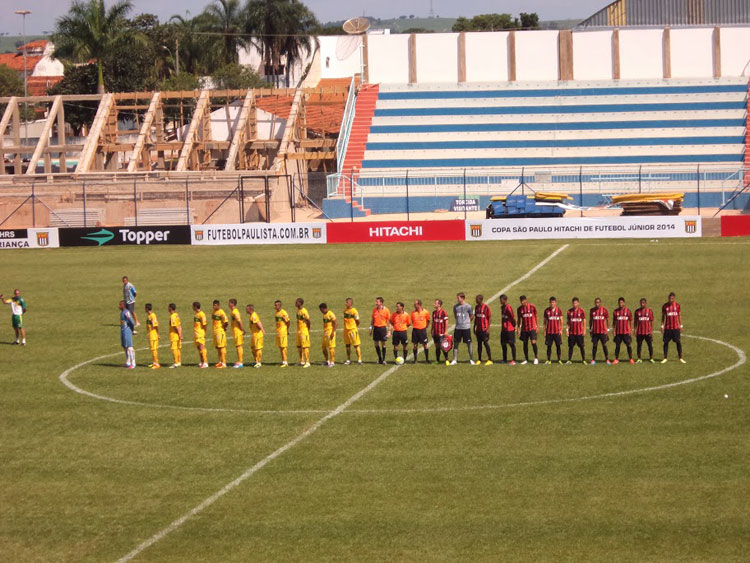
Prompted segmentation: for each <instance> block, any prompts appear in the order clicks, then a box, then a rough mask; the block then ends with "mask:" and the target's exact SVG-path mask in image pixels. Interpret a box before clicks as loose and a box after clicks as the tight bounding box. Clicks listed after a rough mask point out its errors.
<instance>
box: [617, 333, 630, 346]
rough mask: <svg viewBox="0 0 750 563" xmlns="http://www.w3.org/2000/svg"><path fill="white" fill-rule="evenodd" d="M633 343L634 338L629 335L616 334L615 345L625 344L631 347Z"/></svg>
mask: <svg viewBox="0 0 750 563" xmlns="http://www.w3.org/2000/svg"><path fill="white" fill-rule="evenodd" d="M631 342H632V338H631V336H630V335H629V334H615V344H620V343H623V344H626V345H627V346H630V343H631Z"/></svg>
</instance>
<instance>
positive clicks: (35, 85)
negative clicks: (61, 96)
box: [26, 76, 63, 96]
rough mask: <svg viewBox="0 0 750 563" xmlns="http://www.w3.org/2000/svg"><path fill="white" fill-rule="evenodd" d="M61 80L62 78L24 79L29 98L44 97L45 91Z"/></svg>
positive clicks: (34, 77) (31, 77)
mask: <svg viewBox="0 0 750 563" xmlns="http://www.w3.org/2000/svg"><path fill="white" fill-rule="evenodd" d="M62 79H63V77H62V76H29V77H28V78H27V79H26V88H27V90H28V92H29V96H46V95H47V90H48V89H49V88H52V86H54V85H55V84H57V83H58V82H60V81H61V80H62Z"/></svg>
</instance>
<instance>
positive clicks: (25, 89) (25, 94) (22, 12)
mask: <svg viewBox="0 0 750 563" xmlns="http://www.w3.org/2000/svg"><path fill="white" fill-rule="evenodd" d="M30 13H31V10H16V14H18V15H19V16H21V17H22V18H23V19H22V23H21V41H23V140H24V143H26V142H28V139H29V124H28V121H27V117H28V116H27V114H28V112H29V111H28V105H27V104H28V102H27V101H26V98H28V96H29V90H28V81H27V77H28V73H29V69H28V68H27V67H26V16H28V15H29V14H30Z"/></svg>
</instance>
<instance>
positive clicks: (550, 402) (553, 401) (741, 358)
mask: <svg viewBox="0 0 750 563" xmlns="http://www.w3.org/2000/svg"><path fill="white" fill-rule="evenodd" d="M683 336H686V337H688V338H697V339H698V340H705V341H707V342H713V343H714V344H720V345H721V346H726V347H727V348H729V349H731V350H733V351H734V352H735V354H737V361H736V362H735V363H734V364H732V365H731V366H728V367H725V368H723V369H720V370H719V371H715V372H713V373H709V374H708V375H702V376H700V377H693V378H691V379H683V380H682V381H675V382H673V383H664V384H662V385H654V386H652V387H642V388H640V389H628V390H626V391H613V392H611V393H601V394H599V395H588V396H584V397H572V398H570V399H546V400H543V401H526V402H522V403H505V404H501V405H469V406H465V407H434V408H424V409H380V410H379V409H349V411H348V412H347V414H422V413H439V412H464V411H481V410H493V409H510V408H517V407H533V406H539V405H555V404H560V403H580V402H581V401H593V400H595V399H608V398H612V397H622V396H625V395H635V394H637V393H648V392H650V391H662V390H664V389H671V388H673V387H679V386H680V385H689V384H690V383H696V382H698V381H703V380H705V379H711V378H713V377H719V376H720V375H724V374H725V373H727V372H729V371H732V370H734V369H737V368H738V367H740V366H741V365H743V364H744V363H745V362H747V356H746V354H745V352H744V350H742V349H741V348H738V347H737V346H734V345H732V344H729V343H728V342H724V341H722V340H716V339H715V338H707V337H705V336H695V335H692V334H683ZM542 369H544V368H542ZM594 369H595V368H594ZM605 369H608V368H605Z"/></svg>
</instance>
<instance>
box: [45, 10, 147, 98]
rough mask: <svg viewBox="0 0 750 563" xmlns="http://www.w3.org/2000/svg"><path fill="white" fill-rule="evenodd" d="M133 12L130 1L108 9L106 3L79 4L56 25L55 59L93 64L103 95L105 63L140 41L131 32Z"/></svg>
mask: <svg viewBox="0 0 750 563" xmlns="http://www.w3.org/2000/svg"><path fill="white" fill-rule="evenodd" d="M132 9H133V4H132V3H131V2H130V0H119V1H117V2H115V3H114V4H112V5H111V6H110V8H109V9H106V7H105V6H104V1H103V0H89V1H88V2H83V1H79V0H76V1H75V2H73V5H72V6H71V7H70V10H69V11H68V13H67V14H66V15H65V16H63V17H61V18H59V19H58V20H57V22H56V24H55V32H54V34H53V35H52V41H53V43H54V44H55V53H54V57H55V58H72V59H74V60H76V61H78V62H86V61H90V60H92V59H93V60H94V61H95V62H96V67H97V71H98V76H99V78H98V87H97V91H98V92H99V93H100V94H103V93H104V71H103V69H102V60H103V59H105V58H107V57H110V56H113V55H114V54H115V53H116V52H117V50H118V49H120V48H121V47H122V46H123V45H124V44H126V43H127V42H128V40H133V39H135V40H136V41H139V40H140V37H137V35H138V34H136V33H134V32H133V30H132V29H129V28H128V25H127V23H128V20H127V14H128V13H129V12H130V11H131V10H132Z"/></svg>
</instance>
